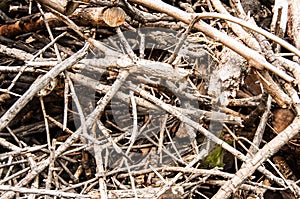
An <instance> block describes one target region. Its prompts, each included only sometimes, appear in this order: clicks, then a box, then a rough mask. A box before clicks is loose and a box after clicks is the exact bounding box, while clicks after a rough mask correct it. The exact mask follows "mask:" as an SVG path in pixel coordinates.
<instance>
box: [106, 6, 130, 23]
mask: <svg viewBox="0 0 300 199" xmlns="http://www.w3.org/2000/svg"><path fill="white" fill-rule="evenodd" d="M103 20H104V22H105V23H106V24H107V25H109V26H110V27H117V26H120V25H122V24H123V23H124V21H125V12H124V10H123V9H122V8H119V7H113V8H108V9H106V10H105V11H104V13H103Z"/></svg>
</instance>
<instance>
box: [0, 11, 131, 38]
mask: <svg viewBox="0 0 300 199" xmlns="http://www.w3.org/2000/svg"><path fill="white" fill-rule="evenodd" d="M69 18H70V19H72V20H73V21H74V22H75V23H76V24H78V25H79V26H93V27H96V26H104V27H107V26H110V27H116V26H120V25H122V24H123V23H124V21H125V12H124V11H123V10H122V9H121V8H118V7H113V8H104V7H96V8H78V9H76V10H75V11H74V13H73V14H72V15H70V16H69ZM45 19H46V20H47V21H48V23H49V25H50V26H51V27H57V26H63V25H64V23H62V22H61V21H60V20H59V19H58V18H57V17H56V16H55V15H53V14H52V13H46V14H45ZM43 28H44V19H43V17H41V16H40V15H39V14H38V15H32V16H29V17H28V16H27V17H24V18H21V19H20V20H18V21H17V22H15V23H13V24H4V25H2V26H0V36H5V37H10V38H13V37H15V36H17V35H20V34H23V33H27V32H34V31H37V30H41V29H43Z"/></svg>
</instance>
